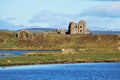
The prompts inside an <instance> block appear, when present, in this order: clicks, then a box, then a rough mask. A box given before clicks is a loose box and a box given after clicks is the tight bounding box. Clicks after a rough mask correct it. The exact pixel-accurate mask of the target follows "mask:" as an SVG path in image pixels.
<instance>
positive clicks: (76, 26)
mask: <svg viewBox="0 0 120 80" xmlns="http://www.w3.org/2000/svg"><path fill="white" fill-rule="evenodd" d="M68 34H89V30H88V29H87V27H86V22H85V21H84V20H81V21H79V23H74V22H70V23H69V26H68Z"/></svg>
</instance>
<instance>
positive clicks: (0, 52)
mask: <svg viewBox="0 0 120 80" xmlns="http://www.w3.org/2000/svg"><path fill="white" fill-rule="evenodd" d="M60 51H61V50H0V54H4V53H5V54H15V55H20V54H24V53H28V52H60Z"/></svg>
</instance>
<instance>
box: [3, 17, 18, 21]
mask: <svg viewBox="0 0 120 80" xmlns="http://www.w3.org/2000/svg"><path fill="white" fill-rule="evenodd" d="M15 19H16V18H15V17H7V18H6V19H5V21H14V20H15Z"/></svg>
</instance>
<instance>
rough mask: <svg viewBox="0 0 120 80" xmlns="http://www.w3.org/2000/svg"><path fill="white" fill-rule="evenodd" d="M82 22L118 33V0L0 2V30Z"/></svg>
mask: <svg viewBox="0 0 120 80" xmlns="http://www.w3.org/2000/svg"><path fill="white" fill-rule="evenodd" d="M80 20H85V21H86V23H87V24H86V25H87V27H88V28H89V29H90V30H118V31H119V30H120V0H0V29H9V30H18V29H26V28H56V29H68V25H69V22H71V21H73V22H76V23H77V22H79V21H80Z"/></svg>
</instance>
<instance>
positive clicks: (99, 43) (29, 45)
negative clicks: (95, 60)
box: [0, 32, 120, 50]
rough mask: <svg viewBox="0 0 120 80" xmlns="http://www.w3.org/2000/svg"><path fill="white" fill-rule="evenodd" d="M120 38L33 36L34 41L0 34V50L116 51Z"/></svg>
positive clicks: (56, 35)
mask: <svg viewBox="0 0 120 80" xmlns="http://www.w3.org/2000/svg"><path fill="white" fill-rule="evenodd" d="M119 41H120V37H119V36H118V35H62V34H47V33H46V34H40V33H35V34H34V40H21V39H20V40H18V38H17V36H16V33H12V32H0V49H1V50H3V49H7V50H8V49H10V50H11V49H14V50H17V49H20V50H21V49H25V50H29V49H32V50H33V49H34V50H36V49H37V50H40V49H42V50H43V49H49V50H50V49H52V50H56V49H63V48H65V49H66V48H73V49H80V48H84V49H89V50H117V49H118V47H119V44H118V43H119Z"/></svg>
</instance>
